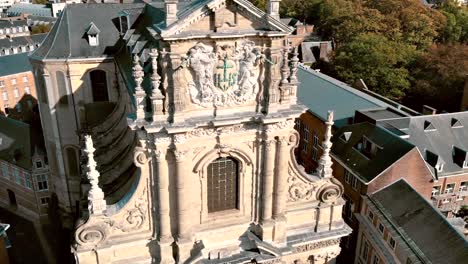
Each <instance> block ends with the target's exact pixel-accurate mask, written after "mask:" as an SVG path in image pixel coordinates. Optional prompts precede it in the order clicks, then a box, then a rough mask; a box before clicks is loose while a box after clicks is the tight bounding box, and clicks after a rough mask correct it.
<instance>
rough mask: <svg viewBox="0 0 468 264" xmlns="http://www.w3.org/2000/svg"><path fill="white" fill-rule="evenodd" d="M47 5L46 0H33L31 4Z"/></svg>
mask: <svg viewBox="0 0 468 264" xmlns="http://www.w3.org/2000/svg"><path fill="white" fill-rule="evenodd" d="M47 3H49V1H48V0H33V4H41V5H45V4H47Z"/></svg>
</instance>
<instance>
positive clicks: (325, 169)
mask: <svg viewBox="0 0 468 264" xmlns="http://www.w3.org/2000/svg"><path fill="white" fill-rule="evenodd" d="M325 124H326V125H327V129H326V130H325V138H324V139H323V142H322V147H323V153H322V156H321V157H320V160H319V162H318V168H317V174H318V176H319V177H322V178H331V177H333V169H332V165H333V162H332V160H331V157H330V152H331V147H332V142H331V137H332V132H331V130H332V125H333V111H328V118H327V122H325Z"/></svg>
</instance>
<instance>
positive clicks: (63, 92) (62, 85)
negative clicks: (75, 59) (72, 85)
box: [55, 71, 68, 105]
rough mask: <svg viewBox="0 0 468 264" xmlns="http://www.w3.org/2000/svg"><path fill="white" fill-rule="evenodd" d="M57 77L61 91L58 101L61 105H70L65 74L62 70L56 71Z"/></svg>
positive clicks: (59, 91)
mask: <svg viewBox="0 0 468 264" xmlns="http://www.w3.org/2000/svg"><path fill="white" fill-rule="evenodd" d="M55 78H56V79H57V88H58V93H59V101H58V103H59V104H61V105H68V92H67V86H66V83H65V74H64V73H63V72H61V71H58V72H56V73H55Z"/></svg>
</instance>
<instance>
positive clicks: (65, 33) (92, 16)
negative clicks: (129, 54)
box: [31, 4, 144, 59]
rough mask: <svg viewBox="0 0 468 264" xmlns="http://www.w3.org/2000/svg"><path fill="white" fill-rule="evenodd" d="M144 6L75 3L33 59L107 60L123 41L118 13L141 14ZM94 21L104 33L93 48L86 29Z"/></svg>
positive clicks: (63, 15)
mask: <svg viewBox="0 0 468 264" xmlns="http://www.w3.org/2000/svg"><path fill="white" fill-rule="evenodd" d="M143 8H144V4H73V5H67V7H66V8H65V9H64V10H63V11H62V15H61V17H60V18H59V19H58V20H57V22H56V23H55V24H54V26H53V27H52V30H51V31H50V33H49V35H48V37H47V38H46V39H45V40H44V43H43V45H42V46H41V47H40V48H38V49H37V50H36V51H35V52H34V53H33V54H32V55H31V57H32V58H33V59H34V58H37V59H64V58H85V57H106V56H109V55H112V54H113V53H114V52H115V51H116V50H117V48H118V45H117V44H118V41H119V38H120V32H119V18H118V13H119V12H121V11H123V10H129V11H134V13H136V15H139V14H140V13H141V12H142V11H143ZM90 22H93V23H94V24H95V25H96V27H97V28H99V30H101V32H105V34H100V35H99V45H98V46H90V45H89V43H88V40H87V37H86V30H87V29H88V27H89V24H90Z"/></svg>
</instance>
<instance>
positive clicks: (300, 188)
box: [288, 167, 316, 202]
mask: <svg viewBox="0 0 468 264" xmlns="http://www.w3.org/2000/svg"><path fill="white" fill-rule="evenodd" d="M288 174H289V177H288V184H289V189H288V202H298V201H310V200H311V199H313V198H314V192H315V190H316V186H315V185H314V184H313V183H305V182H303V181H301V180H299V179H298V178H297V177H296V176H295V175H294V173H293V171H292V170H291V168H290V167H288Z"/></svg>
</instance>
